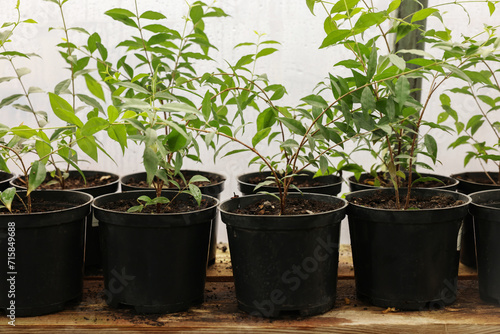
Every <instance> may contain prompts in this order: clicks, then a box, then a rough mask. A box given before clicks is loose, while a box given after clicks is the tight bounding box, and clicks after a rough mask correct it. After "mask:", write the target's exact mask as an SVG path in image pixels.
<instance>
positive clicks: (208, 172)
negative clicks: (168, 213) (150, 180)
mask: <svg viewBox="0 0 500 334" xmlns="http://www.w3.org/2000/svg"><path fill="white" fill-rule="evenodd" d="M181 172H194V173H206V174H214V175H217V176H219V177H221V178H222V180H221V181H220V182H217V183H210V184H207V185H205V186H201V187H198V188H206V187H213V186H218V185H221V184H223V183H224V182H226V181H227V176H226V174H224V173H217V172H211V171H207V170H196V169H181ZM135 174H146V172H144V171H142V172H134V173H127V174H123V175H121V176H120V177H119V179H118V180H119V182H120V184H124V185H127V186H129V187H134V188H137V189H151V188H141V187H136V186H131V185H129V184H127V183H125V182H123V179H125V178H126V177H128V176H131V175H135ZM165 190H168V191H170V190H169V189H168V188H165ZM131 191H132V190H131Z"/></svg>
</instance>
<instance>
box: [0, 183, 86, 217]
mask: <svg viewBox="0 0 500 334" xmlns="http://www.w3.org/2000/svg"><path fill="white" fill-rule="evenodd" d="M56 192H57V193H64V194H68V193H72V194H75V195H78V196H86V197H87V201H86V202H85V203H82V204H77V205H75V206H71V207H69V208H63V209H58V210H53V211H45V212H32V213H14V214H12V213H5V214H2V215H1V217H28V216H40V215H45V214H54V213H60V212H66V211H71V210H75V209H79V208H82V207H85V206H87V205H90V204H91V203H93V201H94V197H93V196H92V195H90V194H87V193H84V192H81V191H76V190H60V189H46V190H35V191H32V192H31V193H32V194H42V193H45V194H49V193H56ZM16 193H18V194H25V193H26V191H25V190H21V191H17V192H16ZM54 202H55V201H54Z"/></svg>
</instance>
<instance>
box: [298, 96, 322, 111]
mask: <svg viewBox="0 0 500 334" xmlns="http://www.w3.org/2000/svg"><path fill="white" fill-rule="evenodd" d="M301 100H302V101H304V102H305V103H307V104H309V105H311V106H313V107H318V108H321V109H326V108H328V103H327V102H326V101H325V99H324V98H323V97H322V96H320V95H314V94H311V95H308V96H306V97H303V98H301Z"/></svg>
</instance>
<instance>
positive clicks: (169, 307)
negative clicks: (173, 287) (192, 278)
mask: <svg viewBox="0 0 500 334" xmlns="http://www.w3.org/2000/svg"><path fill="white" fill-rule="evenodd" d="M203 301H204V297H203V295H201V296H200V297H197V298H195V299H193V300H192V301H191V302H182V303H176V304H165V305H131V304H127V303H122V302H118V301H115V302H113V301H107V304H108V306H110V307H112V308H115V309H119V308H132V309H134V311H135V312H136V313H139V314H160V313H161V314H165V313H174V312H181V311H186V310H187V309H189V308H190V307H191V306H196V305H201V304H202V303H203Z"/></svg>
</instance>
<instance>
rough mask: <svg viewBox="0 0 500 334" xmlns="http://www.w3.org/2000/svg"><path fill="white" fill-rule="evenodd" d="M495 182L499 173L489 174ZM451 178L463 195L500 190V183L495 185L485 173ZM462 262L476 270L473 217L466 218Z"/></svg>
mask: <svg viewBox="0 0 500 334" xmlns="http://www.w3.org/2000/svg"><path fill="white" fill-rule="evenodd" d="M488 174H489V176H490V177H491V178H492V179H493V181H497V180H498V176H499V174H498V173H495V172H488ZM451 177H453V178H455V179H457V180H458V182H459V183H458V189H457V190H458V191H459V192H461V193H463V194H466V195H468V194H472V193H475V192H478V191H484V190H493V189H500V183H499V184H495V183H493V181H492V180H491V179H490V178H489V177H488V175H486V173H485V172H464V173H459V174H453V175H451ZM460 262H462V263H463V264H465V265H466V266H468V267H471V268H476V266H477V265H476V244H475V241H474V224H473V219H472V215H470V214H468V215H467V217H465V221H464V228H463V231H462V251H461V253H460Z"/></svg>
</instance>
